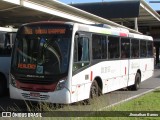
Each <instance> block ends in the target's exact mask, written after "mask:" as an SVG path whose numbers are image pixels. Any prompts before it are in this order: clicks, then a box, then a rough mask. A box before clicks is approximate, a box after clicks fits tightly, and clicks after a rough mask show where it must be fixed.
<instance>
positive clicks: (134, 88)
mask: <svg viewBox="0 0 160 120" xmlns="http://www.w3.org/2000/svg"><path fill="white" fill-rule="evenodd" d="M140 83H141V75H140V74H139V73H137V74H136V77H135V83H134V85H133V86H132V90H135V91H136V90H138V89H139V88H140Z"/></svg>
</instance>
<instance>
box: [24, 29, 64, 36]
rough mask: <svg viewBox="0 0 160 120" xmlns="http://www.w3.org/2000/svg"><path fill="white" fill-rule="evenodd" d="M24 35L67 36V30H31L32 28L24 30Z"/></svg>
mask: <svg viewBox="0 0 160 120" xmlns="http://www.w3.org/2000/svg"><path fill="white" fill-rule="evenodd" d="M23 33H24V34H27V35H31V34H37V35H40V34H65V33H66V29H63V28H56V29H54V28H52V29H50V28H48V29H41V28H38V29H31V28H24V31H23Z"/></svg>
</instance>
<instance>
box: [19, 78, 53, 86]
mask: <svg viewBox="0 0 160 120" xmlns="http://www.w3.org/2000/svg"><path fill="white" fill-rule="evenodd" d="M17 80H18V81H19V82H21V83H28V84H46V85H47V84H53V83H54V82H55V80H53V78H52V79H49V78H46V79H42V78H26V77H19V78H17Z"/></svg>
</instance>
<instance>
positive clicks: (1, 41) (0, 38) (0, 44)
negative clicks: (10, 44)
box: [0, 33, 5, 56]
mask: <svg viewBox="0 0 160 120" xmlns="http://www.w3.org/2000/svg"><path fill="white" fill-rule="evenodd" d="M4 40H5V35H4V33H0V56H1V55H3V52H4Z"/></svg>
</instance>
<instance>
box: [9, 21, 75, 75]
mask: <svg viewBox="0 0 160 120" xmlns="http://www.w3.org/2000/svg"><path fill="white" fill-rule="evenodd" d="M71 36H72V26H70V25H64V24H34V25H33V24H31V25H26V26H23V27H21V28H20V30H19V31H18V33H17V37H16V42H15V47H14V56H13V57H12V58H13V59H12V70H13V71H14V72H15V71H17V72H18V73H21V74H24V73H26V74H40V75H59V74H65V73H67V72H68V66H69V65H68V64H69V55H70V46H71V45H70V44H71Z"/></svg>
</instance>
